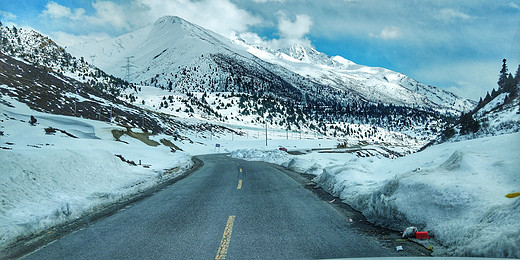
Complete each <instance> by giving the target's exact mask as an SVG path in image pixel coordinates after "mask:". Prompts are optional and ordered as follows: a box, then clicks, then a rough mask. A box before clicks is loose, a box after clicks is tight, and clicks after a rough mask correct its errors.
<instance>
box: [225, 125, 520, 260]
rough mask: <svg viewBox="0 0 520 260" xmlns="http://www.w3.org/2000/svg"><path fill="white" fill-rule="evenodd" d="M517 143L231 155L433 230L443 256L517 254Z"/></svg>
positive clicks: (377, 219) (397, 222)
mask: <svg viewBox="0 0 520 260" xmlns="http://www.w3.org/2000/svg"><path fill="white" fill-rule="evenodd" d="M518 147H520V133H519V132H516V133H513V134H505V135H500V136H493V137H485V138H479V139H473V140H466V141H461V142H456V143H444V144H440V145H436V146H433V147H431V148H429V149H427V150H425V151H423V152H420V153H415V154H411V155H408V156H405V157H401V158H398V159H388V158H383V157H380V156H372V157H359V156H356V154H355V153H351V154H349V153H347V154H345V153H340V154H323V153H316V152H314V153H309V154H305V155H297V156H295V155H289V154H287V153H284V152H281V151H276V150H275V151H261V150H256V149H254V150H251V149H243V150H236V151H234V152H232V154H231V156H232V157H235V158H240V159H248V160H261V161H267V162H271V163H276V164H279V165H282V166H285V167H287V168H289V169H292V170H295V171H299V172H305V173H310V174H314V175H317V177H316V178H315V179H314V181H315V182H316V183H317V184H318V185H319V186H321V187H323V188H324V189H325V190H327V191H329V192H330V193H331V194H333V195H335V196H338V197H340V198H341V199H342V200H343V201H344V202H345V203H347V204H349V205H351V206H352V207H354V208H355V209H357V210H359V211H362V212H363V214H364V215H365V216H366V217H367V219H368V220H369V221H371V222H373V223H375V224H378V225H382V226H385V227H388V228H391V229H394V230H398V231H402V230H404V228H406V227H408V226H417V227H419V229H420V230H426V231H429V233H430V234H431V235H433V239H435V240H436V241H437V242H439V243H440V244H442V247H440V248H439V247H437V246H435V248H434V254H436V255H456V256H482V257H516V258H518V257H520V247H519V245H520V228H519V226H518V223H520V198H518V197H517V198H506V197H505V195H506V194H509V193H513V192H519V191H520V190H519V189H520V176H519V175H518V171H519V169H520V153H519V152H518ZM423 243H425V244H426V245H427V246H429V245H433V244H432V243H429V242H428V241H426V242H423Z"/></svg>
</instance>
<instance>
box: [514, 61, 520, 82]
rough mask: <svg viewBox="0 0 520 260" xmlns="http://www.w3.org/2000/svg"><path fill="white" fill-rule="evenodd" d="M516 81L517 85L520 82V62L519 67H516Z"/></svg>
mask: <svg viewBox="0 0 520 260" xmlns="http://www.w3.org/2000/svg"><path fill="white" fill-rule="evenodd" d="M515 82H516V84H517V85H518V84H520V64H519V65H518V69H516V73H515Z"/></svg>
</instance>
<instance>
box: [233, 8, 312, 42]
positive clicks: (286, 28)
mask: <svg viewBox="0 0 520 260" xmlns="http://www.w3.org/2000/svg"><path fill="white" fill-rule="evenodd" d="M312 25H313V21H312V18H311V17H310V16H309V15H307V14H298V15H296V17H295V19H294V21H292V20H291V19H289V18H288V17H287V15H286V14H285V13H283V12H278V35H279V36H280V38H278V39H263V38H261V37H260V36H258V34H256V33H252V32H244V33H240V34H238V37H240V38H241V39H243V40H244V41H245V42H247V43H249V44H253V45H259V46H264V47H269V48H271V49H274V50H276V49H280V48H283V47H287V46H290V45H294V44H300V45H302V46H305V47H312V43H311V41H310V40H309V39H308V38H307V35H308V34H309V32H310V30H311V27H312Z"/></svg>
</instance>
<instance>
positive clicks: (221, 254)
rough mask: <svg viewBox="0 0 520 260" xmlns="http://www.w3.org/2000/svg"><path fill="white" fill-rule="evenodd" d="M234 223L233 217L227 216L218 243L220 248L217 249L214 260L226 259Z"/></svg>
mask: <svg viewBox="0 0 520 260" xmlns="http://www.w3.org/2000/svg"><path fill="white" fill-rule="evenodd" d="M234 222H235V216H234V215H232V216H229V218H228V221H227V224H226V229H224V234H223V235H222V240H221V241H220V246H219V248H218V251H217V256H215V259H226V255H227V250H228V247H229V242H230V241H231V232H233V223H234Z"/></svg>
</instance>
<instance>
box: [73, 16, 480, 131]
mask: <svg viewBox="0 0 520 260" xmlns="http://www.w3.org/2000/svg"><path fill="white" fill-rule="evenodd" d="M67 50H68V51H70V52H71V53H72V54H74V55H75V56H78V57H95V58H94V60H93V61H94V64H96V65H97V66H99V67H100V68H103V69H104V70H105V71H107V72H109V73H112V74H114V75H117V76H120V77H125V78H126V77H128V78H127V79H128V80H129V81H130V82H133V83H135V84H137V85H143V86H154V87H158V88H161V89H165V90H168V91H171V92H172V95H174V94H175V95H178V94H182V95H191V94H192V93H206V94H211V93H228V94H231V96H232V97H234V98H241V99H242V100H244V103H248V102H249V103H256V102H257V99H258V98H263V99H267V100H272V101H271V102H273V103H274V104H273V105H272V106H266V110H265V111H264V110H262V109H256V108H255V107H252V106H247V105H246V107H245V110H246V111H247V112H245V113H246V115H243V113H244V110H243V109H241V110H240V113H239V115H238V116H239V117H241V118H240V119H239V120H242V121H245V120H246V117H247V116H248V114H254V115H256V116H258V117H260V118H263V117H264V116H265V115H264V112H266V111H267V112H268V117H272V118H276V119H274V120H268V121H269V122H268V123H270V124H271V125H279V126H280V122H282V121H284V122H282V124H281V126H282V128H284V129H286V128H288V129H308V130H312V131H319V132H320V133H322V134H325V133H326V132H327V129H325V128H324V127H317V126H318V125H323V124H325V123H330V122H344V123H357V124H373V125H377V126H380V127H384V128H386V129H389V130H395V131H410V132H413V133H415V134H419V135H422V136H425V135H429V134H434V133H435V132H436V131H437V130H439V129H441V128H442V127H443V126H444V124H445V123H446V122H448V121H449V120H450V118H451V117H452V116H454V115H455V114H460V112H462V111H468V110H470V109H472V107H473V106H474V103H473V102H471V101H468V100H463V99H461V98H458V97H457V96H455V95H453V94H452V93H449V92H446V91H443V90H440V89H438V88H435V87H432V86H427V85H424V84H420V83H418V82H416V81H414V80H412V79H410V78H408V77H406V76H404V75H402V74H399V73H396V72H392V71H389V70H385V69H382V68H370V67H365V66H361V65H356V64H354V63H353V62H350V61H348V60H346V59H343V58H341V57H333V58H330V57H328V56H327V55H325V54H323V53H319V52H317V51H315V50H313V49H305V48H303V47H301V46H292V47H291V48H289V49H286V50H281V51H272V50H267V49H265V48H263V49H262V48H259V47H255V46H251V45H248V44H246V43H244V42H243V41H240V39H236V40H234V41H232V40H229V39H227V38H225V37H223V36H220V35H218V34H215V33H213V32H211V31H209V30H206V29H204V28H202V27H199V26H197V25H194V24H191V23H189V22H187V21H185V20H183V19H181V18H178V17H171V16H166V17H162V18H160V19H159V20H157V21H156V22H155V24H154V25H151V26H149V27H146V28H144V29H141V30H139V31H135V32H131V33H128V34H125V35H122V36H120V37H117V38H114V39H109V40H105V41H99V42H87V43H82V44H79V45H75V46H69V47H67ZM283 51H285V52H286V53H288V54H286V53H284V52H283ZM291 55H292V56H291ZM298 55H299V56H298ZM293 56H294V57H293ZM309 72H312V73H309ZM127 94H128V93H127ZM133 95H134V96H137V97H139V93H138V92H136V93H133ZM191 102H193V103H197V101H195V100H193V101H191ZM277 106H278V107H281V111H277V110H275V109H271V108H270V107H277ZM200 109H201V110H205V109H204V108H202V107H200ZM236 110H239V109H236ZM291 110H292V111H291ZM214 112H215V113H213V112H208V113H205V114H203V115H201V116H203V117H208V116H209V117H211V116H212V115H214V114H218V113H220V111H218V110H217V111H214ZM298 114H303V116H298ZM288 117H292V118H295V119H294V120H289V119H288ZM299 118H301V120H298V119H299ZM304 118H307V119H310V121H309V120H304ZM213 119H217V120H218V119H219V118H218V116H217V117H214V118H213ZM260 121H262V120H260ZM426 122H428V123H426Z"/></svg>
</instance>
